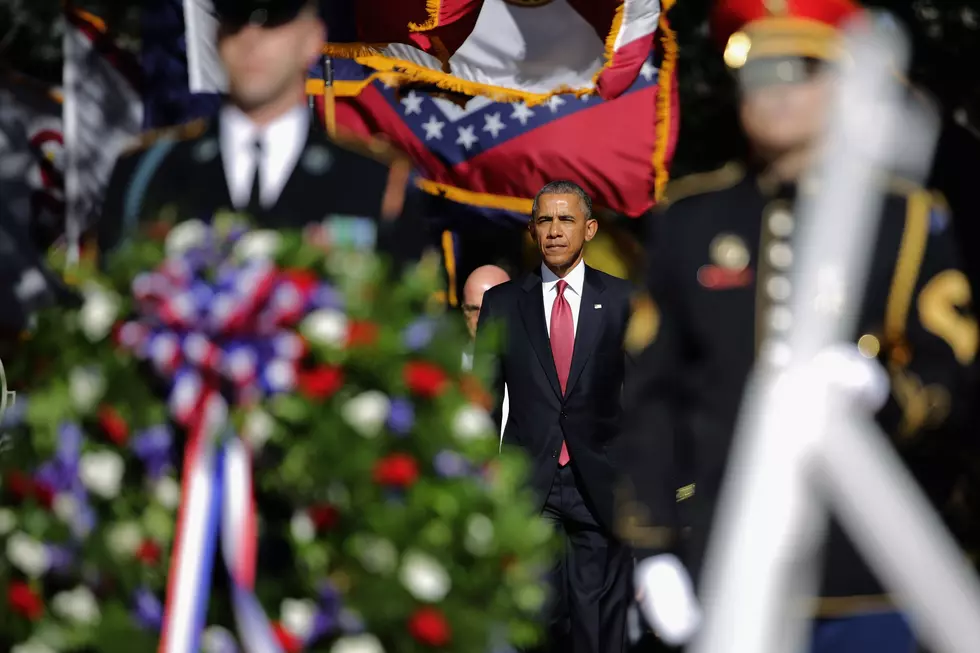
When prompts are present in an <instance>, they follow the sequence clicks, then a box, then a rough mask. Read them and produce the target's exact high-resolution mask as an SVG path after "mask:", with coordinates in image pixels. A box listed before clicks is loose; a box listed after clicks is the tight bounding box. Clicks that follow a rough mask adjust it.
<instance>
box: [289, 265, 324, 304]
mask: <svg viewBox="0 0 980 653" xmlns="http://www.w3.org/2000/svg"><path fill="white" fill-rule="evenodd" d="M282 277H283V279H285V280H286V281H288V282H289V283H291V284H293V285H294V286H296V290H298V291H299V292H300V294H301V295H303V299H306V298H307V297H309V296H310V295H311V294H313V290H314V289H316V285H317V283H319V280H318V279H317V278H316V275H315V274H313V273H312V272H310V271H309V270H298V269H296V270H286V271H284V272H283V273H282Z"/></svg>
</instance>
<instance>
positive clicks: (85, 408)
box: [68, 366, 106, 414]
mask: <svg viewBox="0 0 980 653" xmlns="http://www.w3.org/2000/svg"><path fill="white" fill-rule="evenodd" d="M105 387H106V382H105V376H104V375H103V374H102V370H101V369H99V368H98V367H95V366H89V367H74V368H72V370H71V372H69V373H68V395H69V397H71V402H72V404H73V405H74V406H75V410H77V411H79V412H80V413H83V414H85V413H89V412H91V411H92V409H93V408H95V406H96V405H97V404H98V403H99V401H100V400H101V399H102V395H103V394H105Z"/></svg>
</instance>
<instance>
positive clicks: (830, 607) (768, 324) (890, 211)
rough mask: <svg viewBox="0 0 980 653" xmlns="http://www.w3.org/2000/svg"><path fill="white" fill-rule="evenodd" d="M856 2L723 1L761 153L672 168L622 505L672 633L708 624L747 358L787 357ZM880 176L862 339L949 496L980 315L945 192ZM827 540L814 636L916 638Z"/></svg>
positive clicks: (901, 644) (842, 543)
mask: <svg viewBox="0 0 980 653" xmlns="http://www.w3.org/2000/svg"><path fill="white" fill-rule="evenodd" d="M859 10H860V8H859V7H857V6H856V5H854V4H852V3H851V2H850V1H849V0H784V1H782V2H775V1H772V0H770V1H764V0H723V1H722V2H721V3H720V4H719V5H718V6H717V8H716V11H715V13H714V16H713V23H712V28H713V31H714V33H715V35H716V36H717V37H718V39H719V43H720V44H722V45H724V44H727V47H726V49H725V61H726V64H727V65H728V66H729V68H730V69H731V71H732V73H733V74H734V75H735V76H737V79H738V82H739V86H740V91H741V97H740V106H739V110H740V118H741V123H742V127H743V129H744V131H745V134H746V136H747V137H748V141H749V144H750V145H751V149H752V157H751V158H750V160H748V161H747V162H745V163H744V164H741V163H740V164H731V165H729V166H726V167H725V168H723V169H722V170H719V171H717V172H714V173H708V174H703V175H697V176H694V177H692V178H689V179H684V180H680V181H678V182H676V183H675V184H674V185H673V187H672V188H670V189H668V193H667V198H668V203H667V205H666V209H665V210H664V211H663V212H662V213H661V214H660V215H659V216H657V217H656V219H655V221H654V229H653V235H652V237H651V241H652V242H651V246H650V247H649V249H648V254H649V256H650V269H649V276H648V286H649V292H650V294H651V297H652V299H653V303H654V305H655V307H656V317H657V328H656V332H655V334H654V336H653V340H652V342H651V344H650V345H649V346H648V347H647V349H646V350H645V351H644V352H643V353H642V355H641V356H640V360H639V363H638V365H637V370H638V372H637V377H636V378H635V379H633V381H634V383H632V384H631V390H630V392H629V393H628V394H629V397H628V402H627V413H628V418H627V420H626V426H625V430H626V434H625V438H624V439H625V440H626V444H625V446H624V451H623V453H624V455H623V456H622V460H623V461H624V465H625V469H626V471H627V473H626V479H625V480H624V482H623V484H622V488H621V492H620V494H619V496H618V503H617V509H618V512H617V530H618V532H619V534H620V536H621V537H623V538H624V539H625V540H626V541H628V542H630V543H631V544H632V545H633V547H634V550H635V552H636V557H637V560H638V564H637V571H636V581H637V585H638V588H639V589H640V591H641V598H642V599H643V601H644V609H645V613H646V615H647V617H648V619H649V620H650V621H651V623H652V625H653V626H654V629H655V630H656V631H657V632H658V633H659V634H660V635H661V636H662V637H663V639H664V640H666V641H669V642H671V643H673V644H680V643H683V642H684V641H685V640H687V639H689V638H690V636H691V635H692V633H693V631H694V630H695V629H696V626H697V620H698V614H699V608H698V604H697V602H696V600H694V599H693V596H692V593H691V587H692V582H691V579H693V587H694V588H697V586H698V583H699V580H700V579H699V572H700V567H701V562H702V557H703V555H704V552H705V548H706V544H707V542H708V538H709V532H710V527H711V525H712V522H713V518H714V516H715V515H714V508H715V506H716V504H717V501H718V499H719V493H720V491H721V484H722V479H723V476H724V474H725V471H726V466H727V463H728V456H729V451H730V446H731V443H732V438H733V430H734V427H735V424H736V419H737V416H738V412H739V407H740V405H741V402H742V396H743V393H744V391H745V387H746V381H747V379H748V376H749V374H750V371H751V369H752V367H753V365H754V363H755V362H756V361H757V360H768V361H770V362H772V363H774V364H777V365H778V364H779V361H780V360H782V359H785V357H786V356H788V355H789V352H787V351H785V350H784V348H785V347H786V345H785V344H783V343H781V342H780V339H779V335H780V334H781V333H784V332H786V331H787V330H788V329H789V328H790V327H791V325H792V320H793V315H792V314H791V312H790V310H789V308H788V302H789V300H790V298H791V297H792V295H793V291H794V288H793V285H792V282H791V278H792V270H793V265H794V254H795V253H796V252H797V251H798V250H799V249H800V248H802V247H805V246H806V243H802V242H799V240H798V238H797V235H796V234H797V233H798V231H799V229H798V224H797V221H796V215H795V214H794V201H795V199H796V198H797V197H800V196H803V195H804V194H806V193H810V192H819V190H820V189H819V181H817V183H816V184H815V185H814V186H812V187H811V186H809V185H806V184H804V185H799V184H798V183H797V182H798V180H799V179H800V178H801V175H802V174H803V173H804V172H805V171H807V169H808V166H809V164H810V162H811V161H812V158H813V156H814V155H815V154H816V152H817V150H818V148H819V147H820V144H821V136H822V134H823V129H824V126H825V122H826V118H827V115H828V110H827V107H828V101H829V99H830V97H831V94H832V92H833V89H834V86H835V79H834V68H835V65H836V62H837V61H838V56H839V53H840V48H841V46H842V42H841V34H840V32H839V29H840V27H841V26H842V25H843V23H844V22H845V21H846V20H847V19H848V18H850V17H851V16H853V15H854V14H856V13H857V12H858V11H859ZM883 192H884V193H885V195H886V197H885V202H884V215H883V217H882V222H881V226H880V231H879V234H878V237H877V240H876V242H875V250H874V253H873V257H872V259H871V260H872V262H871V265H870V271H869V279H868V286H867V289H866V294H865V299H864V303H863V306H862V308H861V314H860V320H859V330H858V332H856V333H855V334H854V343H855V345H856V347H857V348H858V349H859V350H860V351H861V353H863V354H864V355H865V356H866V357H869V358H876V359H877V360H878V361H879V362H880V363H881V365H882V366H883V367H884V368H886V369H887V371H888V373H889V376H890V379H891V390H892V392H891V397H890V399H889V401H888V404H887V405H886V406H885V407H884V408H883V409H882V411H881V412H880V414H879V421H880V423H881V424H882V426H883V428H884V430H885V431H886V433H888V434H889V435H890V436H891V437H892V439H893V442H894V444H895V446H896V447H897V449H898V450H899V451H900V452H901V454H902V455H903V457H904V458H905V460H906V462H907V463H908V465H909V467H910V469H911V470H912V472H913V473H914V474H915V475H916V477H917V478H918V479H919V480H920V482H921V483H922V484H923V487H924V489H925V490H926V492H927V493H929V494H930V495H931V496H932V498H933V499H934V500H937V501H939V500H942V499H944V498H946V497H945V496H943V495H944V494H945V493H947V492H948V491H949V490H950V488H949V487H948V483H947V482H946V480H945V479H944V478H943V475H942V474H938V473H936V469H938V468H941V466H942V465H943V463H944V461H945V460H947V459H946V458H945V457H947V456H948V455H949V445H950V443H951V435H952V434H953V433H954V432H955V430H956V428H957V424H958V423H959V421H960V416H961V414H962V408H963V402H962V401H960V402H957V399H960V398H962V397H963V393H964V391H965V390H966V388H965V385H966V383H967V377H968V374H967V370H968V368H969V366H970V365H971V363H972V362H973V360H974V357H975V355H976V350H977V323H976V321H975V320H974V319H973V317H971V315H970V312H969V311H970V286H969V283H968V282H967V278H966V276H965V275H964V274H963V272H962V271H961V269H960V267H959V265H958V263H957V249H956V246H955V243H954V240H953V234H952V233H951V225H950V218H949V215H948V212H947V210H946V208H945V207H944V205H943V202H942V201H941V199H940V198H939V197H938V196H937V195H936V194H934V193H931V192H929V191H928V190H926V189H923V188H921V187H919V186H917V185H916V184H914V183H909V182H901V181H898V180H895V181H893V182H890V183H888V184H887V188H883ZM841 237H842V238H846V237H847V234H846V233H845V234H841ZM767 335H768V336H770V337H767V338H764V336H767ZM764 343H766V344H765V346H763V344H764ZM786 437H793V434H792V433H787V434H786ZM823 554H824V555H823V564H824V579H823V584H822V589H821V595H820V599H819V600H818V601H817V604H816V610H815V612H814V619H815V622H814V624H815V625H814V631H813V643H812V648H811V650H812V651H814V652H815V653H816V652H820V653H823V652H831V651H833V652H834V653H850V652H858V651H861V652H866V651H875V653H909V651H911V650H913V647H914V638H913V635H912V633H911V631H910V629H909V627H908V625H907V623H906V621H905V619H904V617H903V615H902V614H901V613H900V612H899V611H898V610H897V608H895V607H894V606H893V605H892V604H891V603H890V601H889V597H888V596H887V595H885V593H884V592H883V590H882V588H881V586H880V585H879V582H878V581H877V580H876V578H875V577H874V576H873V575H872V573H871V572H870V571H869V569H868V568H867V567H866V565H865V564H864V562H863V561H862V560H861V558H860V556H859V554H858V553H857V552H856V551H855V549H854V548H853V546H852V544H851V543H850V541H849V539H848V537H847V536H846V535H845V533H844V532H843V530H842V529H841V527H840V526H839V525H838V524H837V523H833V522H832V524H831V527H830V530H829V532H828V539H827V542H826V545H825V547H824V551H823ZM910 562H913V561H910Z"/></svg>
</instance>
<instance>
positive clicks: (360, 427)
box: [0, 215, 553, 653]
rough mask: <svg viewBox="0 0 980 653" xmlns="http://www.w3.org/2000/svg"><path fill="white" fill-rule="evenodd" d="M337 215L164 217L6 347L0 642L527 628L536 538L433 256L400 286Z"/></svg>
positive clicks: (66, 645) (453, 641) (296, 637)
mask: <svg viewBox="0 0 980 653" xmlns="http://www.w3.org/2000/svg"><path fill="white" fill-rule="evenodd" d="M351 220H352V219H349V218H348V219H343V218H335V219H331V220H329V221H327V222H325V223H323V224H320V225H315V226H311V227H308V228H307V229H306V230H303V231H295V232H271V231H263V230H255V229H252V228H251V227H250V226H249V224H248V222H247V221H245V220H244V219H242V218H240V217H238V216H234V215H220V216H216V217H215V218H214V220H212V221H211V222H210V224H206V223H204V222H202V221H198V220H190V221H184V222H179V223H177V224H175V225H166V224H163V223H157V224H154V225H151V226H150V227H149V228H147V229H145V230H143V231H142V232H141V233H140V234H139V235H138V236H137V237H136V238H134V239H133V240H132V241H131V242H130V243H129V244H127V245H126V246H125V247H124V248H122V249H121V250H120V251H118V252H117V253H116V254H114V255H113V256H112V257H111V258H110V259H109V260H108V261H107V262H106V263H107V264H106V265H105V266H104V267H103V269H101V270H100V269H96V268H95V266H92V265H89V264H83V265H82V266H81V267H80V268H79V269H78V272H77V274H76V278H75V279H74V285H75V287H76V288H77V289H78V291H79V294H80V295H81V298H82V300H83V301H82V303H81V307H80V308H75V309H68V308H54V309H50V310H48V311H46V312H44V313H42V314H40V315H39V316H38V317H37V322H36V324H35V326H34V328H33V330H32V333H31V335H30V336H29V337H28V338H27V339H26V340H25V341H24V342H22V343H21V345H20V346H19V348H18V353H17V356H16V357H15V360H13V361H9V362H8V361H5V362H8V367H7V376H8V382H9V385H10V387H11V388H13V389H15V390H18V391H19V393H18V397H17V403H16V404H15V406H14V408H13V409H12V410H9V411H8V415H7V416H6V417H7V420H6V421H7V427H6V430H7V433H6V439H5V442H6V443H7V446H6V451H5V453H4V456H3V457H2V459H0V467H2V470H0V473H2V485H3V492H4V498H3V505H4V506H8V507H6V508H2V509H0V551H2V552H3V554H4V555H0V592H2V595H0V596H2V599H0V600H5V601H6V603H7V606H6V608H7V609H4V610H2V611H0V647H2V648H4V649H5V650H12V651H15V652H16V653H48V652H52V651H55V652H56V651H64V650H94V651H107V652H112V651H119V652H120V653H122V652H127V653H128V652H129V651H147V650H152V649H153V647H156V646H159V650H161V651H197V650H203V651H213V652H221V653H224V652H225V651H235V650H247V651H263V652H265V651H285V652H295V651H305V650H322V651H331V652H332V653H354V652H356V653H381V652H383V651H391V652H395V651H397V652H399V653H410V652H414V651H447V652H448V651H460V652H466V653H474V652H477V653H479V652H483V651H490V650H495V651H500V650H508V648H507V647H508V646H510V645H514V646H520V647H524V646H528V645H532V644H534V643H535V642H536V641H537V640H538V637H539V628H538V626H537V621H536V614H537V613H538V611H539V610H540V608H541V606H542V604H543V602H544V599H545V589H544V585H543V575H544V571H545V570H546V569H547V567H548V566H549V565H550V564H551V557H552V552H553V546H552V544H553V540H552V533H551V529H550V528H549V527H548V526H547V525H546V524H545V523H544V522H543V521H542V520H541V519H540V518H539V517H538V516H537V514H536V511H535V509H534V506H533V502H532V500H531V498H530V496H529V495H528V494H527V491H526V490H525V489H524V477H525V472H526V466H525V463H524V461H523V460H522V459H521V458H519V457H514V454H509V453H507V452H504V453H502V454H501V453H499V452H498V446H499V445H498V437H497V435H496V434H495V429H494V425H493V423H492V420H491V419H490V417H489V414H488V412H487V408H488V406H489V402H488V396H487V393H486V391H485V390H484V389H483V388H484V386H483V385H482V384H481V383H480V381H479V380H478V378H477V377H476V376H472V375H470V374H467V373H464V372H463V371H462V370H461V369H460V368H461V365H460V363H461V355H462V352H463V351H464V348H465V346H466V336H465V332H464V330H463V328H462V325H460V324H457V323H456V321H454V320H449V319H446V316H445V314H443V313H441V312H440V311H441V309H439V310H437V309H436V308H434V307H433V306H432V305H431V302H429V301H428V299H429V297H431V295H432V291H433V290H434V287H435V285H436V284H437V278H438V271H437V265H430V264H429V263H428V262H426V261H423V262H422V263H420V264H419V265H417V266H415V267H414V268H413V269H411V270H409V271H407V272H406V273H405V274H404V275H403V276H402V278H401V280H400V281H399V282H397V283H392V282H390V276H389V275H388V274H387V273H386V270H385V266H384V263H383V261H381V260H380V258H379V257H378V256H377V255H375V254H373V253H371V252H369V251H364V249H363V248H360V249H359V248H358V247H357V244H358V240H359V237H358V236H357V234H358V233H359V228H352V226H351V225H352V223H351V222H350V221H351ZM353 220H355V222H356V221H357V220H360V219H353ZM345 225H346V226H345ZM354 227H356V224H355V225H354Z"/></svg>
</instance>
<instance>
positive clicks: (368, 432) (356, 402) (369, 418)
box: [341, 390, 391, 438]
mask: <svg viewBox="0 0 980 653" xmlns="http://www.w3.org/2000/svg"><path fill="white" fill-rule="evenodd" d="M390 410H391V401H390V400H389V399H388V397H387V396H386V395H385V394H384V393H383V392H379V391H378V390H368V391H367V392H362V393H361V394H359V395H357V396H356V397H354V398H353V399H351V400H350V401H348V402H347V403H346V404H344V407H343V408H342V409H341V416H343V418H344V421H345V422H347V423H348V424H350V426H351V427H352V428H353V429H354V430H355V431H357V432H358V433H360V434H361V435H363V436H364V437H366V438H373V437H375V436H377V435H378V434H379V433H381V429H382V427H383V426H384V424H385V420H386V419H388V413H389V411H390Z"/></svg>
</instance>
